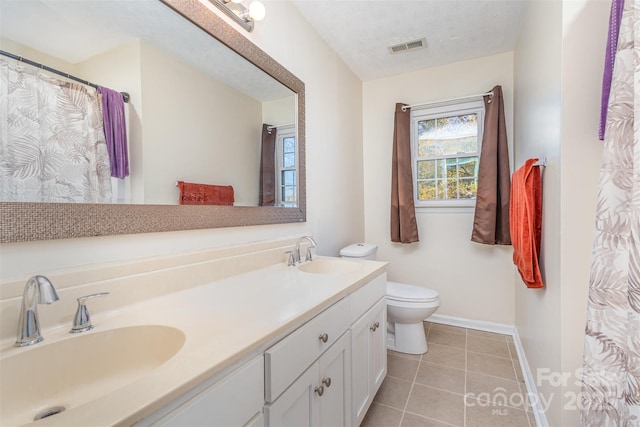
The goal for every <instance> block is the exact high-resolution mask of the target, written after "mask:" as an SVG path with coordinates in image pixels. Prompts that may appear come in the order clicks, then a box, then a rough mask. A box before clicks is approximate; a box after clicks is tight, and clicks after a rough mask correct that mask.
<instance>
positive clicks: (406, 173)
mask: <svg viewBox="0 0 640 427" xmlns="http://www.w3.org/2000/svg"><path fill="white" fill-rule="evenodd" d="M403 106H405V104H400V103H398V104H396V114H395V124H394V129H393V158H392V163H391V241H392V242H399V243H413V242H417V241H418V224H417V222H416V208H415V205H414V203H413V175H412V173H411V137H410V134H409V126H410V123H409V118H410V116H411V109H410V108H406V111H402V107H403Z"/></svg>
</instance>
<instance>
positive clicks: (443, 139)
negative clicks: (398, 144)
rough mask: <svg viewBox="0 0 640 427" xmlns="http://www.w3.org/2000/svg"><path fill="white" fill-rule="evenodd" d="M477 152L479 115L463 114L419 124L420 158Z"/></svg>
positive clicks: (422, 121)
mask: <svg viewBox="0 0 640 427" xmlns="http://www.w3.org/2000/svg"><path fill="white" fill-rule="evenodd" d="M477 152H478V115H477V114H475V113H473V114H463V115H458V116H452V117H441V118H438V119H436V120H433V119H432V120H421V121H419V122H418V156H419V157H432V156H448V155H452V154H458V153H477Z"/></svg>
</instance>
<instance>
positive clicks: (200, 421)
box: [154, 356, 264, 426]
mask: <svg viewBox="0 0 640 427" xmlns="http://www.w3.org/2000/svg"><path fill="white" fill-rule="evenodd" d="M263 404H264V361H263V358H262V356H260V357H257V358H255V359H253V360H252V361H250V362H248V363H247V364H245V365H243V366H242V367H241V368H240V369H238V370H237V371H235V372H233V373H231V374H230V375H229V376H227V377H225V378H223V379H221V380H220V381H218V382H216V383H215V384H213V385H212V386H211V387H209V388H207V389H205V390H204V391H202V392H201V393H200V394H198V395H196V396H195V397H193V398H192V399H190V400H188V401H187V402H185V403H184V404H183V405H182V406H180V407H178V408H177V409H175V410H174V411H172V412H170V413H169V414H167V415H166V416H165V417H164V418H162V419H161V420H160V421H159V422H157V423H156V424H154V425H161V426H214V425H215V426H242V425H245V424H249V425H251V423H253V422H254V421H255V420H256V419H258V420H261V419H262V418H261V413H262V406H263ZM258 422H259V421H258Z"/></svg>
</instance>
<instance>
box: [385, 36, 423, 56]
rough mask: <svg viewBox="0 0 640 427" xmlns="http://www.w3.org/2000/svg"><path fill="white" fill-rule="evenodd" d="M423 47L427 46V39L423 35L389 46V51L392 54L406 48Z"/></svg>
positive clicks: (403, 50)
mask: <svg viewBox="0 0 640 427" xmlns="http://www.w3.org/2000/svg"><path fill="white" fill-rule="evenodd" d="M425 47H427V39H426V38H424V37H423V38H421V39H418V40H412V41H410V42H406V43H401V44H397V45H394V46H389V53H391V54H394V53H399V52H405V51H408V50H415V49H422V48H425Z"/></svg>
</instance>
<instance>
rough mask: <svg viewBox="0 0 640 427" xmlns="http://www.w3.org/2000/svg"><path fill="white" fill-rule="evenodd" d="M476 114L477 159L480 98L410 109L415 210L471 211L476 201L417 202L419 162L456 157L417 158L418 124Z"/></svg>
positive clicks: (480, 130) (481, 121)
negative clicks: (424, 121) (425, 121)
mask: <svg viewBox="0 0 640 427" xmlns="http://www.w3.org/2000/svg"><path fill="white" fill-rule="evenodd" d="M469 113H476V114H477V115H478V159H479V158H480V156H481V155H482V152H481V151H482V133H483V131H484V129H483V128H484V113H485V111H484V100H483V99H482V97H480V98H478V99H476V100H471V101H469V100H466V101H462V102H451V103H446V104H444V103H443V104H435V105H430V106H428V107H422V108H420V107H418V108H416V107H414V108H412V109H411V116H410V123H411V170H412V174H413V187H414V189H413V200H414V204H415V207H416V209H418V210H428V209H439V210H441V211H447V212H456V211H462V212H466V211H469V210H473V208H474V207H475V205H476V199H475V198H473V199H447V200H419V199H418V170H417V165H418V161H419V160H424V159H439V158H447V157H457V156H442V157H428V158H427V157H421V158H418V155H417V154H418V122H419V121H422V120H430V119H436V118H440V117H450V116H456V115H462V114H469Z"/></svg>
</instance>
